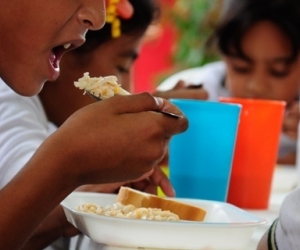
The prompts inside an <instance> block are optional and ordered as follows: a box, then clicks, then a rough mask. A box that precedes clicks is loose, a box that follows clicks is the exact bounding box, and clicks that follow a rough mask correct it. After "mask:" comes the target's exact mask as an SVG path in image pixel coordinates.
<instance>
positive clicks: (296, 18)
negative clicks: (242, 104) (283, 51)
mask: <svg viewBox="0 0 300 250" xmlns="http://www.w3.org/2000/svg"><path fill="white" fill-rule="evenodd" d="M260 21H270V22H272V23H273V24H275V25H276V26H277V27H278V28H279V29H280V30H281V31H282V32H283V34H284V35H285V37H286V38H287V39H288V41H289V42H290V44H291V56H290V60H291V61H294V60H295V59H296V58H297V56H298V54H299V50H300V0H230V3H229V5H228V6H227V8H226V11H225V13H223V16H222V17H221V20H220V22H219V24H218V25H217V27H216V29H215V31H214V33H213V35H212V37H211V39H210V42H209V44H212V41H213V42H214V44H215V45H216V46H217V48H218V50H219V51H220V52H221V53H222V54H224V55H228V56H237V57H239V58H243V59H246V60H247V59H248V58H247V55H245V53H244V51H243V50H242V48H241V42H242V39H243V37H244V34H245V33H246V32H247V31H248V30H249V28H251V27H252V26H253V25H255V24H256V23H258V22H260Z"/></svg>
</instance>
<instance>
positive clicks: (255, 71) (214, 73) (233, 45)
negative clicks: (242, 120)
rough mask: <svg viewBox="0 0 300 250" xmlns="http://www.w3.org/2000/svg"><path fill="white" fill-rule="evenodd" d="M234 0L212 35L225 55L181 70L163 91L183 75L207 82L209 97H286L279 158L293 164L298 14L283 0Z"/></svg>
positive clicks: (189, 79) (189, 80) (299, 40)
mask: <svg viewBox="0 0 300 250" xmlns="http://www.w3.org/2000/svg"><path fill="white" fill-rule="evenodd" d="M233 2H234V4H233V3H231V2H229V5H230V7H227V8H226V9H225V12H224V13H223V16H222V17H221V20H220V22H219V24H218V26H217V27H216V29H215V31H214V32H213V35H212V37H211V39H210V42H211V43H212V44H216V45H217V49H218V50H219V52H220V54H221V56H222V59H223V60H222V61H220V62H214V63H210V64H207V65H205V66H203V67H198V68H192V69H187V70H183V71H181V72H178V73H176V74H174V75H173V76H171V77H169V78H168V79H167V80H166V81H164V82H163V83H162V84H161V85H160V86H159V87H158V90H161V91H163V90H167V89H169V88H172V87H173V86H174V85H175V84H176V83H177V81H179V80H184V81H185V82H187V83H199V82H202V83H203V85H204V88H205V89H206V90H207V91H208V95H209V98H208V99H209V100H215V101H216V100H218V97H220V96H232V97H241V98H260V99H271V100H283V101H286V102H287V108H286V114H285V119H284V122H283V128H282V134H281V138H280V147H279V153H278V160H277V163H278V164H292V165H294V164H295V161H296V144H297V135H298V131H297V126H298V122H299V105H298V92H299V83H300V71H299V68H300V67H299V66H300V60H299V48H300V35H299V27H300V26H299V20H298V17H297V16H296V15H291V14H290V13H289V12H288V11H281V10H280V8H278V5H279V4H281V3H279V1H274V4H273V5H272V6H270V5H269V3H268V1H262V2H261V5H259V4H257V5H256V1H253V3H250V1H233ZM288 2H289V1H288ZM277 4H278V5H277ZM287 5H288V3H287ZM249 6H250V7H249ZM294 11H297V9H295V10H294ZM213 42H214V43H213Z"/></svg>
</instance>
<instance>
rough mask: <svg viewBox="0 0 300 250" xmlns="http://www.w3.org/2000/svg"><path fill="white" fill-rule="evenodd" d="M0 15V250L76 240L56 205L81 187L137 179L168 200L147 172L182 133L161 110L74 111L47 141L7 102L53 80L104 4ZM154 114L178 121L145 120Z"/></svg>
mask: <svg viewBox="0 0 300 250" xmlns="http://www.w3.org/2000/svg"><path fill="white" fill-rule="evenodd" d="M106 3H107V4H114V5H115V6H114V7H115V8H114V9H115V11H112V13H114V15H113V17H116V16H117V17H118V18H119V17H124V18H130V17H131V16H132V14H133V8H132V6H131V4H130V2H128V0H119V1H116V0H114V1H110V0H107V1H106ZM0 6H1V8H0V13H1V14H0V23H1V26H0V34H1V39H0V58H1V60H0V76H1V87H0V88H1V90H0V100H1V101H0V106H1V107H0V123H1V125H0V141H1V147H0V161H1V166H0V183H1V190H0V201H1V204H2V206H1V207H0V213H1V216H0V235H1V236H0V238H1V239H0V249H42V248H43V247H44V246H46V245H47V244H49V243H50V242H51V241H53V240H54V239H56V238H58V237H60V236H72V235H74V234H78V232H77V231H76V230H74V228H73V227H72V226H71V225H70V223H68V222H67V220H66V218H65V216H64V214H63V211H62V209H61V207H60V206H59V204H60V202H61V201H62V200H63V199H64V198H65V197H66V196H67V195H68V194H70V193H71V192H72V191H73V190H74V189H76V188H77V187H79V186H82V185H84V184H104V185H107V184H108V183H116V182H123V183H124V182H131V181H133V180H136V179H139V180H141V182H140V185H142V186H143V188H146V186H147V185H148V183H149V182H150V183H152V184H153V185H160V186H165V189H167V190H169V192H171V193H173V191H172V187H171V185H170V183H169V182H168V180H167V178H164V176H163V175H161V172H159V171H157V169H156V168H155V166H156V165H157V163H158V162H159V161H160V160H161V159H162V158H163V156H164V155H165V152H166V150H167V144H168V141H169V140H170V138H171V137H172V136H173V135H174V134H177V133H180V132H182V131H184V130H185V129H186V128H187V125H188V123H187V120H186V118H185V117H184V115H183V114H182V113H181V112H180V110H179V109H178V108H177V107H176V106H174V105H172V104H171V103H170V102H168V101H167V100H164V99H162V98H157V97H153V96H151V95H150V94H147V93H143V94H137V95H132V96H126V97H124V96H117V97H115V98H111V99H108V100H105V101H102V102H97V103H93V104H91V105H88V106H87V107H85V108H82V109H80V110H78V111H77V112H76V113H75V114H73V115H72V116H71V117H69V119H68V120H67V121H66V122H64V124H63V125H62V126H60V127H59V128H58V129H57V130H55V131H53V129H51V127H50V126H49V123H48V120H47V118H46V116H45V114H44V113H43V109H42V106H41V105H40V103H39V100H38V99H37V98H33V99H31V98H25V97H23V98H24V99H19V97H18V95H16V94H15V93H14V92H13V91H15V92H17V93H18V94H20V95H23V96H33V95H36V94H38V93H39V92H40V90H41V89H42V88H43V85H44V83H45V82H46V81H54V80H56V79H57V77H58V76H59V74H60V61H61V59H62V56H63V55H64V54H65V52H69V51H70V50H71V49H76V48H77V47H79V46H80V45H82V44H83V43H84V42H85V35H86V32H87V31H88V30H98V29H100V28H101V27H103V25H104V23H105V1H104V0H92V1H91V0H76V1H70V0H64V1H61V0H52V1H46V0H31V1H25V0H21V1H17V2H16V1H10V0H3V1H1V3H0ZM118 18H116V19H115V18H113V19H112V21H113V22H112V25H115V24H116V22H117V19H118ZM70 67H72V65H70ZM4 82H5V83H6V84H7V85H8V86H9V87H10V88H9V87H7V86H6V85H5V84H4ZM48 84H55V83H50V82H47V85H48ZM69 84H70V85H72V83H69ZM74 88H75V87H74ZM53 98H54V99H55V98H56V95H54V96H53ZM160 110H168V111H170V112H173V113H177V114H180V115H182V118H180V119H171V118H170V117H167V116H164V115H162V114H160V113H159V112H148V111H160ZM41 114H42V115H41ZM31 127H35V128H36V127H37V128H38V132H37V133H35V132H36V130H31V129H28V128H31ZM145 131H147V133H145ZM129 144H130V147H128V145H129ZM141 148H143V150H140V149H141ZM15 175H16V176H15ZM142 180H146V181H147V180H149V182H146V183H145V182H143V181H142ZM150 185H151V184H150Z"/></svg>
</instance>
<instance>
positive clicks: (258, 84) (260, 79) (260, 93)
mask: <svg viewBox="0 0 300 250" xmlns="http://www.w3.org/2000/svg"><path fill="white" fill-rule="evenodd" d="M248 92H249V95H250V96H251V97H254V98H263V97H264V96H266V95H267V93H268V78H267V77H266V76H265V75H264V74H263V73H259V74H254V76H252V78H251V79H250V82H249V84H248Z"/></svg>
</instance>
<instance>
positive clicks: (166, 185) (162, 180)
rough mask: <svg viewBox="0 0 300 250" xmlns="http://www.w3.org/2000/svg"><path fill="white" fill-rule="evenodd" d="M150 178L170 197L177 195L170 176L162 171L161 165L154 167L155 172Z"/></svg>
mask: <svg viewBox="0 0 300 250" xmlns="http://www.w3.org/2000/svg"><path fill="white" fill-rule="evenodd" d="M150 180H151V181H152V183H154V184H155V185H156V186H159V187H160V188H161V190H162V191H163V192H164V193H165V195H167V196H169V197H174V196H175V190H174V189H173V187H172V184H171V182H170V180H169V178H168V177H167V176H166V175H165V173H164V172H163V171H162V169H161V167H159V166H156V167H155V168H154V171H153V174H152V175H151V176H150Z"/></svg>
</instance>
